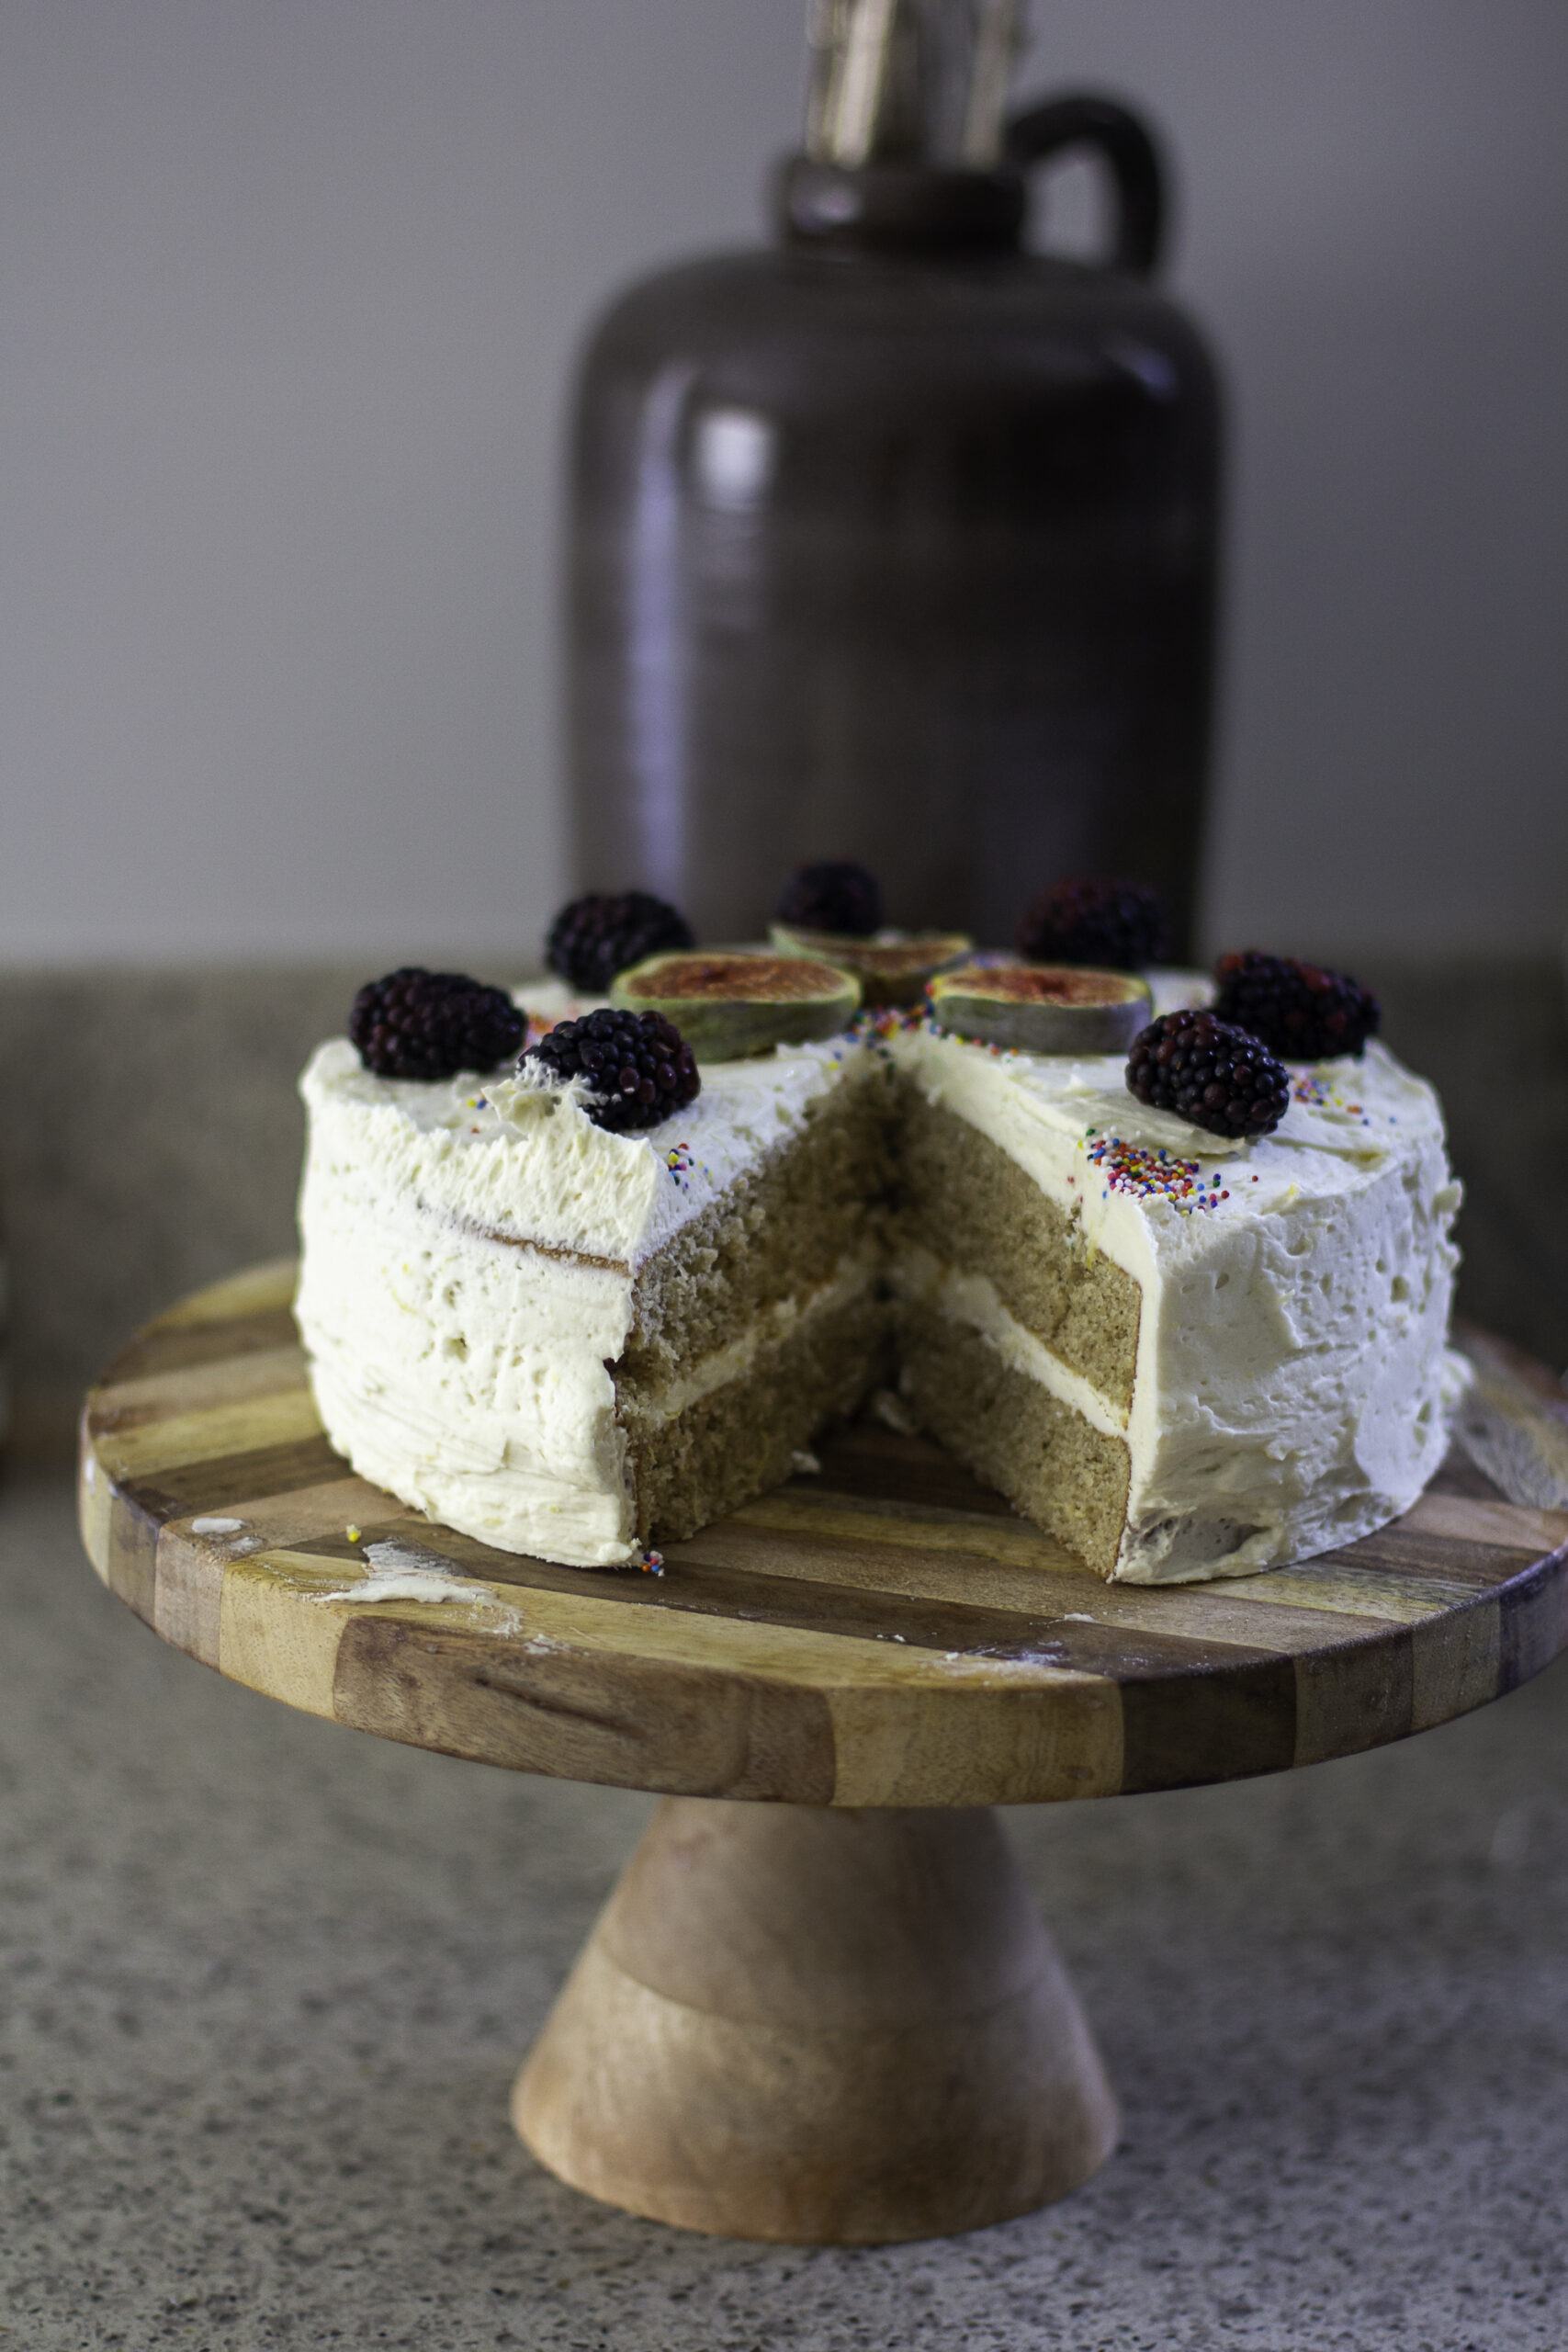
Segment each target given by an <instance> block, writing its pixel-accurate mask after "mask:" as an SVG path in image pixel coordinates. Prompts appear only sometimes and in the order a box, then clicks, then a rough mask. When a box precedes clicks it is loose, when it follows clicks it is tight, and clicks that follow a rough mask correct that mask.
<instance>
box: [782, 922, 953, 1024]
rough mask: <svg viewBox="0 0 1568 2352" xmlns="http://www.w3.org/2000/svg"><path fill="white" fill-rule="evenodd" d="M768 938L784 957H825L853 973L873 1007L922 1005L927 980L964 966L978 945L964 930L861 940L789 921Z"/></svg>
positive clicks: (887, 934) (883, 935) (889, 934)
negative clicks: (804, 926)
mask: <svg viewBox="0 0 1568 2352" xmlns="http://www.w3.org/2000/svg"><path fill="white" fill-rule="evenodd" d="M768 936H769V938H770V939H771V940H772V941H773V945H774V946H775V947H776V948H778V949H779V951H780V953H781V954H783V955H785V956H820V957H821V958H822V959H823V960H824V961H825V962H827V963H829V964H837V965H838V966H839V967H840V970H842V971H846V972H852V973H853V974H854V976H855V978H857V979H858V980H859V982H860V985H861V994H862V996H863V999H864V1001H865V1002H866V1003H867V1004H868V1005H884V1004H895V1005H896V1004H919V1001H920V998H921V996H922V995H923V993H924V991H925V986H926V982H927V981H928V980H929V979H931V978H932V976H933V975H934V974H935V973H937V972H945V971H949V970H951V968H952V967H953V965H955V964H961V963H962V962H963V961H964V957H965V956H967V955H969V954H970V953H971V952H972V951H973V948H974V945H975V943H974V941H973V940H972V939H970V938H969V937H968V936H967V935H966V934H965V933H964V932H961V931H909V932H902V933H900V932H896V931H895V932H879V933H877V934H876V936H875V937H874V938H873V939H856V938H852V937H851V936H850V935H849V934H848V933H840V932H836V931H804V930H802V929H801V928H800V927H799V926H798V925H797V924H795V923H787V922H775V923H772V924H770V925H769V929H768Z"/></svg>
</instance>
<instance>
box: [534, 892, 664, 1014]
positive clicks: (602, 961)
mask: <svg viewBox="0 0 1568 2352" xmlns="http://www.w3.org/2000/svg"><path fill="white" fill-rule="evenodd" d="M695 944H696V941H695V938H694V934H693V931H692V926H691V924H690V923H689V922H687V921H686V918H685V916H684V915H683V914H682V912H681V910H680V909H679V908H678V907H672V906H671V904H670V902H669V900H668V899H656V898H655V897H654V896H653V893H652V892H651V891H650V890H622V891H619V892H617V893H614V894H612V893H607V892H605V891H603V890H591V891H590V892H589V893H588V894H587V896H586V897H585V898H581V899H572V900H571V901H570V904H569V905H567V906H564V907H563V908H562V909H561V910H560V912H559V914H558V915H557V917H556V919H555V921H554V922H553V923H552V924H551V925H550V933H549V937H548V938H547V940H546V942H545V961H546V962H547V964H548V966H549V967H550V969H551V971H552V972H558V973H559V974H560V977H561V978H562V979H563V980H566V981H569V982H570V985H571V987H573V988H574V989H581V990H582V991H583V993H584V995H587V996H604V994H606V992H607V991H608V989H609V986H610V982H611V981H612V980H613V979H614V978H615V974H616V973H617V972H624V971H626V968H627V967H628V966H630V965H632V964H640V963H641V962H642V960H643V958H644V957H645V956H659V955H661V954H663V953H664V951H665V950H666V949H669V948H676V947H694V946H695Z"/></svg>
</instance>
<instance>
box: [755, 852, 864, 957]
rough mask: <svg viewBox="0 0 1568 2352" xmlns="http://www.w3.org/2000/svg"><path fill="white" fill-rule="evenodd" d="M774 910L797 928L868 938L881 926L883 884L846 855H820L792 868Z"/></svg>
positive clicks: (775, 913) (848, 937)
mask: <svg viewBox="0 0 1568 2352" xmlns="http://www.w3.org/2000/svg"><path fill="white" fill-rule="evenodd" d="M773 914H774V917H775V919H776V921H778V922H783V923H789V924H790V925H792V926H793V927H794V928H795V929H796V930H798V931H828V932H836V933H838V934H839V935H840V938H843V939H869V938H870V937H871V934H872V933H873V932H874V931H880V930H881V928H882V887H881V885H880V883H879V882H878V881H877V879H876V876H875V875H874V874H869V873H867V871H866V869H865V867H864V866H863V865H854V864H852V861H851V860H850V859H848V858H824V859H819V860H818V862H817V863H816V864H815V865H800V866H797V867H796V868H795V872H794V873H793V874H792V875H791V876H790V877H789V880H788V881H787V882H786V883H785V884H784V888H783V889H782V890H781V891H780V893H779V902H778V905H777V906H776V907H775V908H774V909H773Z"/></svg>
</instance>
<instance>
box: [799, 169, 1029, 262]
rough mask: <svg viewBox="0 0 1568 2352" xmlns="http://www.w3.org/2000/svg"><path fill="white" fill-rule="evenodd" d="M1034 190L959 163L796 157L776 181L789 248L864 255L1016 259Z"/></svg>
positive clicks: (1012, 177) (1014, 177) (1003, 172)
mask: <svg viewBox="0 0 1568 2352" xmlns="http://www.w3.org/2000/svg"><path fill="white" fill-rule="evenodd" d="M1027 212H1028V192H1027V189H1026V187H1025V185H1024V180H1023V175H1022V174H1021V172H1017V171H1012V170H1010V169H1009V168H1007V167H1006V166H1005V165H1004V166H1001V167H998V169H996V170H990V171H982V170H978V169H975V168H971V167H967V166H964V165H957V164H915V163H909V164H906V163H872V164H839V163H827V162H819V161H818V160H817V159H816V158H814V157H812V156H810V155H790V156H787V157H786V158H785V159H784V163H783V164H782V165H781V166H780V168H779V172H778V175H777V178H776V180H775V183H774V200H773V218H774V224H775V227H776V229H777V232H778V234H779V236H780V238H781V239H782V240H783V242H784V243H785V244H786V245H793V246H816V247H818V248H819V249H827V250H835V249H836V250H838V251H840V252H842V251H859V252H880V253H890V252H905V253H970V254H983V253H998V254H1000V253H1015V252H1017V250H1018V248H1019V246H1020V244H1021V241H1022V236H1023V225H1024V220H1025V218H1026V215H1027Z"/></svg>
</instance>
